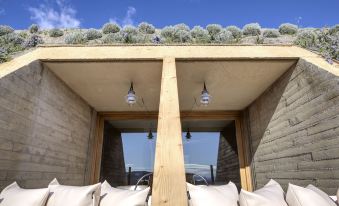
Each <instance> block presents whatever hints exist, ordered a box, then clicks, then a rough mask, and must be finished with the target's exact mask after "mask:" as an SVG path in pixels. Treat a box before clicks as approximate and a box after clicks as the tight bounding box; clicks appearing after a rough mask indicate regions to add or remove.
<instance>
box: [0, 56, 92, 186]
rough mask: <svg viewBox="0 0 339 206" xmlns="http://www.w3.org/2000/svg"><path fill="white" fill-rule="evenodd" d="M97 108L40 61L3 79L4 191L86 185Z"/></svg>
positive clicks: (0, 147)
mask: <svg viewBox="0 0 339 206" xmlns="http://www.w3.org/2000/svg"><path fill="white" fill-rule="evenodd" d="M91 120H92V108H91V107H90V106H89V105H88V104H87V103H86V102H85V101H83V100H82V99H81V98H80V97H79V96H78V95H77V94H75V93H74V92H72V91H71V90H70V89H69V88H68V87H67V86H66V85H65V84H64V83H63V82H62V81H61V80H60V79H58V78H57V77H56V76H55V75H54V74H53V73H52V72H51V71H50V70H49V69H48V68H44V67H43V66H42V65H41V64H40V62H38V61H36V62H33V63H31V64H30V65H29V66H26V67H23V68H21V69H19V70H17V71H16V72H14V73H12V74H9V75H7V76H5V77H3V78H2V79H0V189H3V188H4V187H5V186H7V185H8V184H10V183H12V182H13V181H17V182H18V183H19V184H20V185H21V186H23V187H27V188H37V187H46V186H47V185H48V183H49V182H50V181H51V180H52V179H53V178H54V177H57V178H58V179H59V181H60V182H61V183H64V184H73V185H83V184H84V182H85V173H86V163H87V158H88V139H89V135H90V130H91Z"/></svg>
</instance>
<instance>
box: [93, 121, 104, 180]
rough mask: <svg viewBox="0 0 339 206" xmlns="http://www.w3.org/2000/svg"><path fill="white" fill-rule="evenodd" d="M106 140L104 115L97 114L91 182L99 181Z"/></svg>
mask: <svg viewBox="0 0 339 206" xmlns="http://www.w3.org/2000/svg"><path fill="white" fill-rule="evenodd" d="M103 140H104V117H103V116H101V115H99V114H98V115H97V123H96V135H95V139H94V146H93V150H94V152H93V153H92V154H94V155H93V157H92V170H91V171H93V172H92V176H91V184H95V183H98V182H99V178H100V167H101V155H102V145H103Z"/></svg>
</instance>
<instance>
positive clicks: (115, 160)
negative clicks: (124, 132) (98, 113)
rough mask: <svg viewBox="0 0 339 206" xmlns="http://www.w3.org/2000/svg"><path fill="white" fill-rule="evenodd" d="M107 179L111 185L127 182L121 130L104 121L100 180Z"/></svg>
mask: <svg viewBox="0 0 339 206" xmlns="http://www.w3.org/2000/svg"><path fill="white" fill-rule="evenodd" d="M105 180H107V182H109V183H110V185H112V186H121V185H126V184H127V176H126V169H125V159H124V151H123V145H122V138H121V132H120V131H118V130H116V129H115V128H113V127H112V126H111V125H110V124H109V123H107V122H105V130H104V144H103V149H102V158H101V170H100V181H101V182H103V181H105Z"/></svg>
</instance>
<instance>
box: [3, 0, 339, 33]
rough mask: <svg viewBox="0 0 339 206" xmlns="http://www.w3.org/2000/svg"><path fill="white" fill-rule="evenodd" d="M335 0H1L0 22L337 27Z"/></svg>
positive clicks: (97, 25)
mask: <svg viewBox="0 0 339 206" xmlns="http://www.w3.org/2000/svg"><path fill="white" fill-rule="evenodd" d="M338 8H339V0H275V1H274V0H236V1H235V0H232V1H229V0H171V1H168V0H167V1H165V0H158V1H156V0H144V1H141V0H121V1H114V0H101V1H100V0H97V1H85V0H40V1H38V0H0V24H8V25H11V26H12V27H14V28H16V29H24V28H27V27H28V26H29V25H30V24H32V23H38V24H39V25H41V26H42V27H45V28H50V27H74V26H75V27H82V28H100V27H101V26H102V25H103V24H104V23H106V22H108V21H115V22H118V23H119V24H121V25H126V24H133V25H137V24H138V23H140V22H142V21H147V22H149V23H152V24H154V25H155V26H156V27H158V28H161V27H164V26H166V25H173V24H177V23H186V24H188V25H189V26H194V25H201V26H206V25H207V24H209V23H218V24H221V25H223V26H227V25H237V26H239V27H242V26H243V25H244V24H246V23H251V22H259V23H260V24H261V25H262V27H278V26H279V25H280V24H281V23H284V22H291V23H295V24H298V25H300V26H302V27H321V26H328V25H330V26H331V25H334V24H337V23H339V12H338Z"/></svg>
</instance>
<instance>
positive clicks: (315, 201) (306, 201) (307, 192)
mask: <svg viewBox="0 0 339 206" xmlns="http://www.w3.org/2000/svg"><path fill="white" fill-rule="evenodd" d="M286 202H287V203H288V205H289V206H332V205H331V204H329V203H328V201H327V200H325V199H324V198H323V197H322V196H321V195H319V194H318V193H316V192H314V191H313V190H311V189H308V188H304V187H299V186H296V185H293V184H289V185H288V190H287V194H286Z"/></svg>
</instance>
